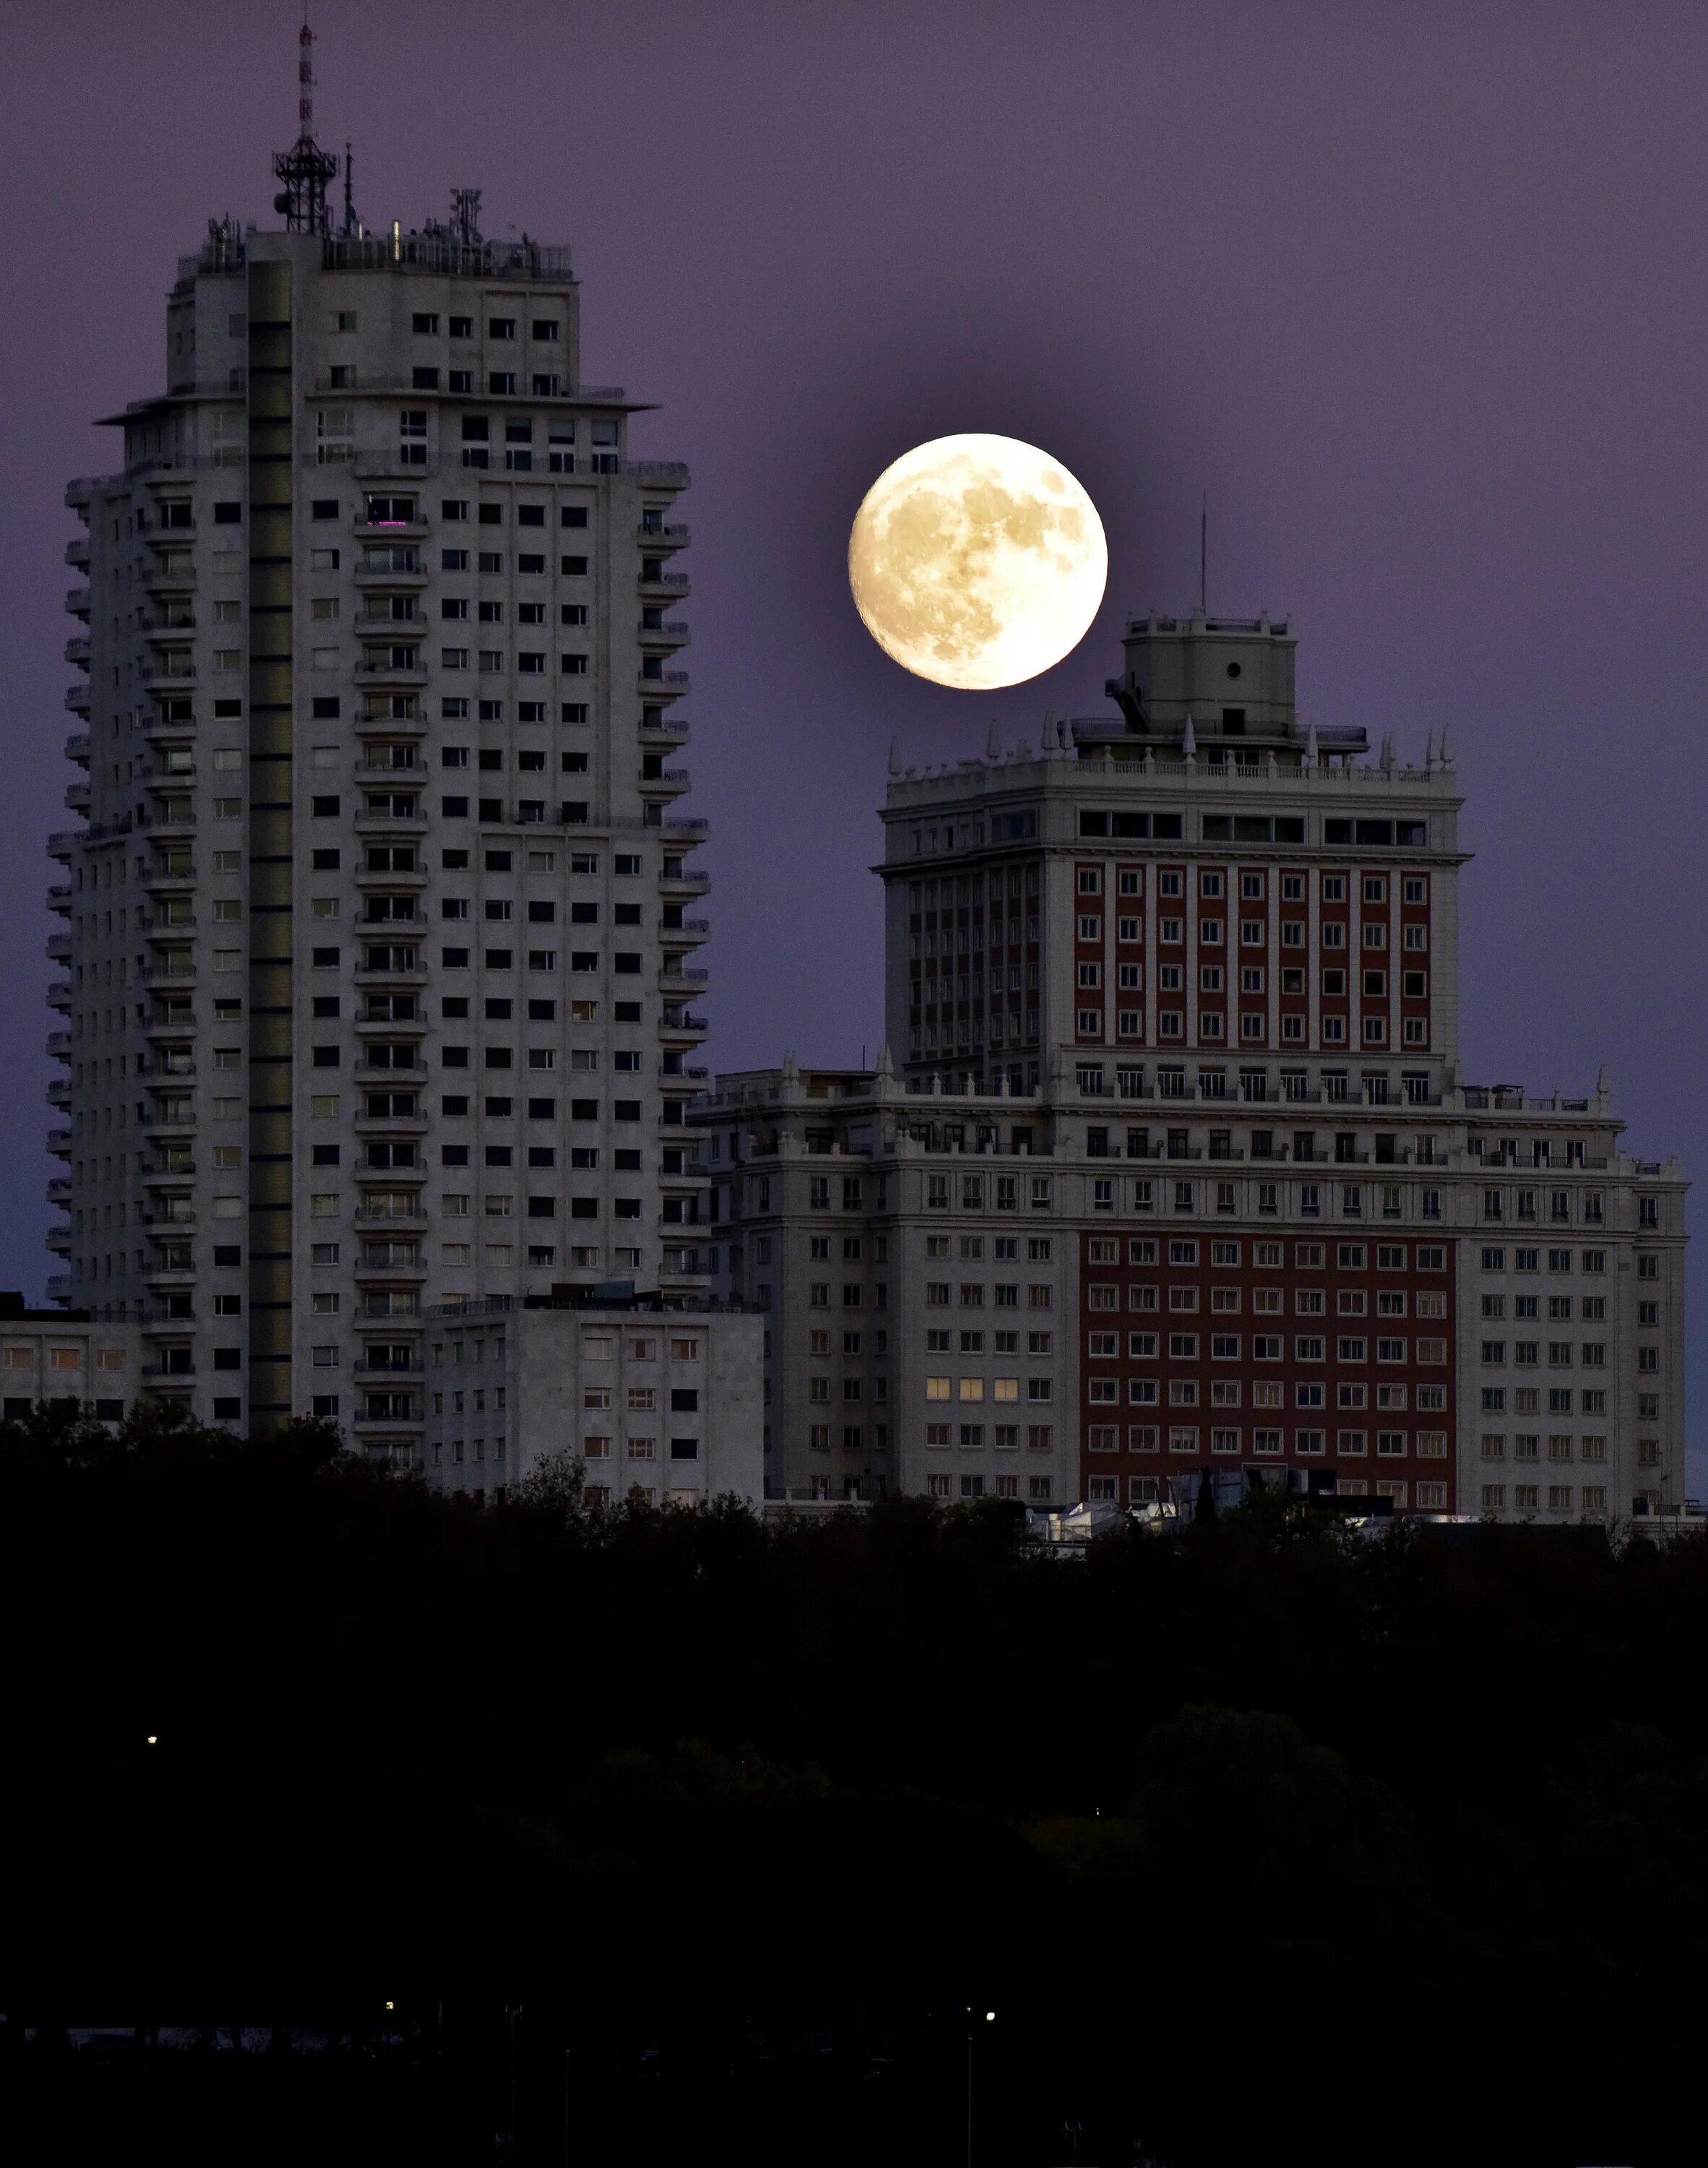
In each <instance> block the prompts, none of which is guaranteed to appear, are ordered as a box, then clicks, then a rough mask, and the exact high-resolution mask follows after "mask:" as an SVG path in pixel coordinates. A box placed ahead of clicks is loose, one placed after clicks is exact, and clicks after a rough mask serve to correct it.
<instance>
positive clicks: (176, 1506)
mask: <svg viewBox="0 0 1708 2168" xmlns="http://www.w3.org/2000/svg"><path fill="white" fill-rule="evenodd" d="M1465 1537H1468V1538H1469V1539H1468V1540H1467V1539H1464V1538H1465ZM0 1618H3V1623H4V1639H3V1646H4V1649H5V1652H6V1659H7V1677H6V1693H5V1719H4V1721H5V1739H6V1749H7V1751H6V1754H5V1760H4V1767H5V1768H6V1771H7V1775H6V1781H5V1783H4V1785H3V1787H0V1797H3V1809H0V1811H3V1815H4V1819H5V1830H4V1836H5V1844H4V1851H3V1854H0V1857H3V1858H4V1861H5V1863H6V1873H5V1894H4V1900H3V1915H0V2011H3V2013H4V2022H3V2024H0V2139H6V2138H7V2137H8V2132H9V2136H10V2140H11V2144H10V2145H9V2148H8V2149H11V2150H13V2153H14V2157H18V2158H31V2159H34V2158H58V2159H67V2160H69V2159H80V2158H84V2157H92V2158H116V2157H120V2156H121V2154H124V2155H128V2154H130V2153H131V2152H134V2151H136V2150H137V2149H139V2148H141V2147H146V2148H147V2149H151V2150H155V2151H163V2152H170V2153H171V2155H172V2157H173V2158H175V2159H176V2160H179V2161H183V2162H189V2161H199V2160H203V2159H206V2160H230V2159H233V2158H241V2159H243V2160H246V2161H262V2160H269V2161H270V2160H275V2159H277V2160H302V2159H303V2158H305V2157H314V2156H318V2157H319V2158H321V2159H332V2160H340V2159H342V2158H344V2157H346V2156H347V2157H350V2158H356V2157H358V2156H360V2157H363V2158H365V2159H372V2158H374V2157H376V2156H379V2157H385V2156H387V2155H392V2156H395V2157H409V2158H411V2159H413V2160H416V2161H418V2162H422V2163H437V2162H440V2161H444V2162H452V2161H456V2162H466V2161H477V2160H491V2159H492V2158H494V2157H504V2155H505V2153H506V2150H507V2148H508V2142H509V2140H508V2134H509V2132H510V2130H511V2128H512V2117H513V2122H514V2128H515V2130H516V2142H515V2145H514V2148H513V2149H512V2150H510V2152H509V2157H511V2158H512V2159H515V2160H522V2161H528V2162H533V2161H539V2162H557V2161H561V2160H564V2159H565V2157H568V2158H570V2159H574V2160H599V2161H601V2162H602V2163H611V2164H625V2163H628V2162H631V2161H632V2162H637V2163H639V2162H647V2163H650V2162H655V2161H657V2162H664V2161H666V2160H669V2161H671V2162H677V2161H701V2160H711V2159H719V2158H724V2157H729V2158H733V2159H740V2160H744V2161H746V2162H751V2163H754V2164H761V2163H770V2162H772V2161H777V2162H782V2161H784V2160H788V2161H790V2162H794V2161H798V2160H814V2162H821V2163H834V2164H840V2163H842V2162H844V2161H846V2162H849V2163H853V2162H855V2161H860V2162H862V2163H863V2162H866V2161H868V2160H872V2159H873V2157H874V2156H880V2157H883V2158H884V2159H886V2160H888V2161H891V2162H894V2163H897V2164H911V2163H914V2162H920V2163H925V2162H927V2161H931V2162H938V2161H950V2160H963V2159H964V2158H965V2148H966V2127H965V2118H966V2095H967V2081H968V2044H967V2036H968V2010H969V2007H970V2008H971V2009H972V2011H973V2012H974V2013H976V2014H975V2018H974V2022H973V2027H972V2031H973V2054H972V2068H973V2112H974V2125H973V2135H974V2149H975V2158H976V2159H977V2160H979V2162H980V2163H981V2164H982V2163H990V2164H998V2163H1002V2164H1007V2163H1014V2164H1020V2163H1026V2164H1048V2163H1052V2162H1055V2161H1066V2160H1069V2159H1070V2158H1077V2159H1078V2160H1082V2161H1090V2162H1102V2163H1105V2164H1108V2163H1127V2162H1130V2161H1132V2160H1137V2159H1138V2158H1139V2157H1140V2155H1139V2153H1138V2151H1137V2150H1136V2148H1137V2147H1138V2146H1139V2145H1140V2144H1142V2145H1143V2148H1144V2149H1146V2150H1147V2151H1148V2153H1149V2154H1150V2155H1153V2156H1154V2157H1157V2158H1160V2159H1164V2160H1169V2161H1171V2162H1174V2163H1177V2164H1179V2168H1198V2164H1210V2163H1224V2162H1225V2163H1242V2164H1243V2163H1246V2162H1253V2161H1260V2160H1282V2159H1291V2158H1294V2157H1297V2158H1302V2159H1309V2160H1313V2161H1314V2162H1319V2163H1325V2164H1329V2163H1342V2162H1346V2163H1351V2162H1360V2163H1363V2162H1367V2161H1370V2160H1383V2161H1387V2162H1411V2161H1424V2160H1438V2159H1440V2157H1441V2156H1442V2155H1443V2154H1444V2153H1445V2152H1447V2151H1448V2150H1449V2149H1451V2150H1452V2151H1454V2152H1456V2153H1457V2154H1460V2155H1467V2156H1468V2157H1469V2158H1471V2159H1472V2160H1485V2159H1486V2160H1504V2161H1510V2162H1525V2161H1537V2162H1560V2163H1567V2162H1572V2161H1583V2160H1626V2161H1642V2162H1649V2161H1654V2162H1660V2161H1670V2160H1684V2159H1686V2158H1689V2159H1690V2160H1695V2159H1696V2158H1698V2157H1700V2140H1698V2139H1696V2137H1695V2122H1696V2112H1695V2108H1694V2107H1693V2106H1692V2105H1691V2101H1690V2093H1691V2085H1690V2080H1691V2078H1692V2076H1693V2075H1694V2071H1695V2062H1696V2058H1695V2048H1696V2045H1697V2043H1699V2042H1700V2039H1701V2038H1703V2037H1704V2028H1705V2025H1708V1907H1705V1900H1704V1894H1703V1887H1702V1877H1703V1869H1704V1861H1705V1857H1708V1849H1705V1847H1708V1671H1705V1666H1704V1661H1703V1659H1704V1655H1705V1648H1708V1545H1697V1544H1682V1545H1680V1546H1679V1547H1677V1548H1676V1549H1673V1550H1671V1551H1668V1552H1660V1551H1657V1550H1656V1549H1652V1548H1651V1547H1650V1546H1649V1545H1647V1544H1644V1543H1642V1542H1631V1543H1628V1544H1624V1545H1622V1546H1615V1547H1614V1548H1611V1549H1610V1547H1609V1546H1608V1545H1607V1544H1605V1543H1604V1542H1602V1541H1601V1540H1599V1538H1590V1539H1589V1540H1577V1539H1574V1538H1573V1537H1571V1536H1569V1535H1568V1536H1567V1538H1564V1539H1562V1540H1551V1539H1547V1538H1542V1537H1541V1536H1539V1535H1538V1534H1537V1533H1536V1532H1532V1531H1525V1530H1513V1531H1501V1530H1497V1529H1488V1530H1477V1531H1469V1532H1463V1536H1462V1537H1461V1539H1460V1540H1442V1539H1441V1538H1440V1537H1439V1536H1432V1535H1431V1534H1430V1533H1429V1532H1414V1533H1408V1532H1407V1531H1405V1530H1403V1529H1401V1530H1398V1531H1396V1532H1395V1533H1392V1534H1390V1535H1387V1536H1386V1537H1384V1538H1382V1539H1380V1540H1378V1541H1375V1542H1360V1541H1358V1540H1356V1539H1353V1538H1348V1537H1346V1536H1345V1535H1344V1534H1343V1533H1340V1532H1339V1531H1337V1530H1335V1529H1334V1528H1331V1527H1329V1526H1326V1525H1318V1524H1317V1523H1316V1522H1313V1521H1312V1520H1309V1519H1301V1518H1295V1519H1286V1518H1284V1517H1281V1512H1280V1510H1279V1508H1278V1507H1277V1506H1274V1505H1273V1504H1272V1503H1270V1502H1267V1501H1256V1502H1254V1505H1253V1506H1250V1507H1249V1508H1247V1509H1245V1510H1244V1511H1243V1512H1240V1513H1239V1514H1238V1515H1235V1516H1233V1517H1228V1518H1227V1519H1224V1520H1223V1521H1222V1522H1219V1523H1213V1524H1207V1525H1195V1526H1192V1527H1189V1528H1185V1529H1183V1530H1182V1531H1181V1532H1180V1533H1179V1534H1178V1535H1177V1536H1175V1537H1173V1538H1160V1539H1159V1538H1146V1537H1138V1536H1135V1537H1133V1538H1119V1539H1116V1540H1113V1541H1111V1542H1109V1543H1106V1544H1102V1545H1100V1546H1098V1547H1097V1548H1096V1549H1094V1550H1093V1552H1092V1553H1091V1554H1090V1557H1089V1559H1087V1560H1085V1561H1084V1562H1081V1563H1074V1564H1064V1563H1061V1562H1058V1561H1055V1560H1049V1559H1044V1558H1039V1557H1037V1556H1036V1555H1034V1554H1030V1553H1029V1552H1028V1551H1027V1550H1026V1548H1025V1547H1024V1545H1023V1544H1022V1542H1021V1534H1020V1530H1019V1528H1018V1527H1017V1525H1016V1521H1015V1520H1014V1518H1012V1517H1010V1511H1009V1509H1007V1508H1005V1507H1003V1506H997V1505H995V1504H991V1505H987V1506H982V1507H979V1508H977V1509H967V1510H963V1511H955V1512H949V1511H933V1510H931V1508H930V1507H928V1506H925V1505H923V1504H920V1503H914V1502H896V1503H894V1504H890V1505H888V1506H880V1507H878V1508H876V1509H874V1510H873V1511H871V1512H864V1513H861V1514H858V1515H855V1514H849V1515H846V1516H839V1517H835V1518H833V1519H830V1520H829V1521H820V1522H813V1523H811V1524H803V1525H793V1526H787V1527H783V1528H765V1527H761V1525H759V1524H758V1523H756V1522H755V1521H754V1520H753V1519H752V1518H751V1517H750V1516H749V1515H747V1514H745V1512H742V1511H740V1509H739V1508H737V1507H735V1506H733V1505H732V1506H729V1507H727V1508H723V1507H714V1508H713V1509H712V1510H710V1511H708V1512H703V1513H700V1514H698V1515H691V1514H684V1513H677V1512H664V1513H654V1512H624V1513H622V1514H619V1515H617V1516H614V1517H599V1516H593V1515H590V1514H588V1513H586V1512H584V1511H583V1510H582V1507H581V1500H580V1496H579V1493H578V1491H577V1490H576V1485H575V1484H574V1483H573V1481H572V1480H567V1479H565V1478H564V1477H563V1476H561V1475H557V1476H554V1477H550V1478H548V1479H547V1480H544V1481H541V1482H539V1483H537V1484H536V1485H533V1486H532V1487H531V1492H530V1495H529V1496H526V1497H523V1498H518V1499H514V1500H512V1501H511V1502H510V1503H508V1504H507V1505H506V1506H503V1507H501V1508H500V1509H497V1510H496V1511H485V1512H481V1511H477V1510H475V1509H473V1508H470V1507H468V1506H463V1505H460V1504H459V1503H456V1502H453V1501H443V1500H440V1499H437V1498H435V1497H433V1496H430V1495H428V1494H427V1492H426V1491H423V1490H422V1489H421V1488H420V1487H419V1486H418V1485H416V1484H415V1483H413V1482H412V1481H410V1480H406V1479H401V1478H397V1477H393V1476H387V1475H379V1474H377V1473H375V1472H374V1471H372V1470H369V1469H364V1468H363V1467H362V1466H360V1465H359V1464H356V1463H355V1462H354V1461H353V1459H352V1458H351V1457H350V1456H346V1455H335V1454H334V1453H333V1452H332V1446H331V1442H330V1441H329V1440H327V1439H326V1437H324V1436H323V1435H321V1434H320V1433H317V1432H314V1431H311V1430H302V1431H299V1432H292V1433H290V1434H289V1435H287V1436H285V1437H282V1438H279V1439H276V1440H273V1441H271V1442H268V1443H259V1442H257V1443H248V1444H246V1443H241V1442H238V1441H234V1440H232V1439H230V1438H228V1437H223V1436H219V1435H215V1434H208V1433H201V1432H195V1431H193V1430H178V1431H172V1430H167V1429H162V1428H159V1427H146V1426H133V1427H132V1429H131V1430H130V1432H128V1433H127V1434H126V1435H125V1437H122V1438H120V1439H119V1440H117V1441H114V1440H111V1439H109V1437H106V1436H105V1435H104V1433H102V1432H98V1431H97V1430H94V1429H93V1428H92V1429H89V1430H82V1429H78V1428H76V1427H73V1428H71V1429H68V1430H61V1431H58V1432H56V1431H54V1430H52V1429H51V1428H49V1427H29V1428H20V1427H17V1426H8V1427H0ZM985 2011H995V2013H996V2014H995V2019H994V2020H993V2021H988V2022H987V2021H986V2020H985V2018H984V2012H985ZM90 2027H114V2028H121V2029H120V2030H119V2031H118V2032H113V2033H109V2034H106V2035H103V2036H102V2037H98V2038H95V2039H93V2040H88V2039H86V2038H84V2037H83V2036H84V2032H85V2030H86V2028H90ZM156 2027H158V2028H165V2029H164V2030H163V2031H162V2032H160V2033H158V2035H156V2033H155V2032H152V2031H151V2030H149V2029H147V2028H156ZM131 2028H144V2029H143V2030H141V2031H140V2032H139V2031H134V2030H132V2029H131ZM241 2028H247V2031H244V2030H241ZM566 2134H567V2138H568V2141H569V2151H568V2154H567V2156H566V2154H565V2137H566ZM20 2148H21V2149H20ZM495 2149H496V2150H495Z"/></svg>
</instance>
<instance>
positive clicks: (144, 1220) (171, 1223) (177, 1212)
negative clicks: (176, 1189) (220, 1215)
mask: <svg viewBox="0 0 1708 2168" xmlns="http://www.w3.org/2000/svg"><path fill="white" fill-rule="evenodd" d="M154 1204H155V1209H154V1210H153V1211H152V1212H151V1213H148V1212H140V1213H138V1214H137V1215H136V1216H137V1220H138V1222H139V1224H140V1225H142V1226H144V1227H152V1228H154V1229H155V1230H156V1231H157V1232H159V1233H163V1234H168V1235H178V1234H185V1233H188V1230H190V1229H192V1228H193V1227H194V1225H195V1224H196V1209H195V1206H194V1204H192V1203H191V1201H190V1199H189V1198H188V1197H157V1198H155V1200H154Z"/></svg>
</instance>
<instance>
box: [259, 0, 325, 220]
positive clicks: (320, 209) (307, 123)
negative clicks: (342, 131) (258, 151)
mask: <svg viewBox="0 0 1708 2168" xmlns="http://www.w3.org/2000/svg"><path fill="white" fill-rule="evenodd" d="M296 42H297V64H296V77H297V107H296V121H297V137H296V141H295V142H294V143H293V144H292V146H291V147H290V148H289V150H288V151H278V152H277V153H276V154H275V156H274V157H273V178H275V179H276V180H279V181H282V182H283V183H284V187H283V188H281V189H280V190H279V192H278V194H277V195H276V196H275V197H274V198H273V209H274V210H276V211H280V212H282V213H283V214H284V224H285V231H287V232H289V233H329V232H330V231H332V226H331V222H330V220H329V218H328V216H327V212H326V189H327V185H328V183H330V182H331V181H332V177H333V175H334V174H335V173H337V170H338V162H337V159H336V158H335V157H333V156H332V152H331V151H323V150H321V146H320V145H319V144H318V143H316V141H315V34H314V32H313V31H312V30H311V29H310V28H309V24H308V9H307V8H304V10H303V25H302V30H301V33H300V35H299V36H298V39H297V41H296Z"/></svg>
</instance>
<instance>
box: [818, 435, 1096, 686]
mask: <svg viewBox="0 0 1708 2168" xmlns="http://www.w3.org/2000/svg"><path fill="white" fill-rule="evenodd" d="M1108 577H1109V550H1108V545H1107V543H1106V540H1105V539H1104V534H1103V523H1102V521H1101V519H1100V518H1098V517H1097V507H1095V505H1094V504H1093V503H1092V502H1091V500H1090V497H1088V496H1087V495H1086V493H1085V490H1084V488H1083V487H1082V486H1080V484H1079V482H1078V481H1076V480H1075V479H1074V476H1072V475H1070V474H1069V472H1068V470H1066V468H1065V467H1064V466H1063V465H1062V464H1061V462H1060V461H1059V460H1053V459H1051V458H1050V457H1049V456H1048V454H1046V453H1043V452H1041V451H1039V450H1038V449H1037V448H1036V446H1034V445H1032V444H1021V442H1020V441H1019V440H1018V439H1017V438H1013V437H991V436H958V437H938V438H935V439H934V440H933V441H932V442H931V443H930V444H920V445H919V446H917V447H916V448H915V449H914V450H913V451H910V452H908V453H906V454H904V456H903V457H902V458H900V459H899V460H896V461H895V463H894V465H893V466H889V467H886V468H885V470H884V471H883V473H882V474H881V475H880V476H878V480H877V481H875V482H874V483H873V486H872V487H871V488H870V490H868V491H867V494H866V498H865V501H864V502H863V503H862V505H861V507H860V509H859V512H858V513H857V515H856V517H855V521H854V531H853V533H852V534H851V536H850V537H849V541H848V580H849V584H850V586H851V587H852V589H853V591H854V602H855V607H856V608H857V609H858V610H859V612H860V615H861V618H862V621H863V622H864V624H865V626H866V629H867V631H868V632H869V633H870V634H871V635H872V636H873V639H874V640H876V641H877V642H878V646H880V647H881V648H883V651H884V653H885V654H886V655H888V656H890V657H891V659H892V660H893V661H894V662H899V663H900V664H901V666H902V667H903V668H904V669H905V670H910V671H912V672H914V673H915V676H917V677H920V678H930V679H931V681H932V682H933V683H936V684H939V685H954V686H959V687H963V688H968V689H969V690H975V691H989V690H990V689H992V688H995V687H997V686H1000V685H1018V684H1021V683H1023V682H1024V681H1025V680H1026V678H1036V677H1037V675H1038V673H1039V672H1041V671H1044V670H1048V669H1050V668H1051V667H1053V665H1054V664H1056V663H1058V662H1060V661H1061V660H1062V658H1063V656H1065V655H1068V654H1069V653H1071V652H1072V651H1073V650H1074V648H1075V647H1076V646H1078V645H1079V641H1080V640H1082V639H1083V638H1084V637H1085V632H1086V630H1087V628H1088V627H1089V626H1090V623H1091V620H1092V619H1093V618H1094V617H1095V615H1096V614H1097V610H1098V606H1099V605H1100V603H1101V602H1102V599H1103V590H1104V587H1106V584H1107V582H1108Z"/></svg>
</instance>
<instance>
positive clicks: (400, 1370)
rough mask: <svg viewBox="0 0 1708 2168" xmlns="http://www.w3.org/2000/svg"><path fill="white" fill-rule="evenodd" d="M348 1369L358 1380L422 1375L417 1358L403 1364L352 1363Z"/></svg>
mask: <svg viewBox="0 0 1708 2168" xmlns="http://www.w3.org/2000/svg"><path fill="white" fill-rule="evenodd" d="M350 1368H351V1374H352V1375H353V1376H354V1377H358V1378H418V1377H420V1376H421V1374H422V1365H421V1362H420V1360H419V1358H416V1359H414V1360H411V1361H409V1362H404V1363H369V1362H365V1361H358V1362H356V1363H352V1364H351V1366H350ZM411 1420H412V1419H411Z"/></svg>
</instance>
